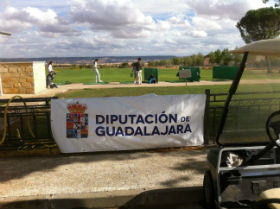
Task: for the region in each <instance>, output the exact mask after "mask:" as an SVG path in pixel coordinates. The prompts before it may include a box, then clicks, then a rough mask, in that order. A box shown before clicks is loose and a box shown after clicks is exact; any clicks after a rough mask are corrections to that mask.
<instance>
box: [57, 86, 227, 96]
mask: <svg viewBox="0 0 280 209" xmlns="http://www.w3.org/2000/svg"><path fill="white" fill-rule="evenodd" d="M205 89H210V90H211V93H225V92H227V91H228V89H229V85H211V86H180V87H132V88H112V89H82V90H71V91H68V92H66V93H62V94H58V95H57V96H58V97H60V98H61V97H64V98H76V97H77V98H87V97H115V96H116V97H118V96H141V95H144V94H157V95H179V94H204V93H205Z"/></svg>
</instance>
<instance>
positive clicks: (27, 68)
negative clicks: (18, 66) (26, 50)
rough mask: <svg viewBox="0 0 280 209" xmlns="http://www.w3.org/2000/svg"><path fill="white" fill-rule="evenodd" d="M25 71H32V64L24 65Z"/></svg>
mask: <svg viewBox="0 0 280 209" xmlns="http://www.w3.org/2000/svg"><path fill="white" fill-rule="evenodd" d="M25 72H32V73H33V67H32V66H28V67H26V68H25Z"/></svg>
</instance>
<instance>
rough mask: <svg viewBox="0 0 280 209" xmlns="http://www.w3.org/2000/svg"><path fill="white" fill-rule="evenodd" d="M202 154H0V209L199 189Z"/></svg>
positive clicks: (112, 201) (93, 203)
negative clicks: (163, 190) (33, 155)
mask: <svg viewBox="0 0 280 209" xmlns="http://www.w3.org/2000/svg"><path fill="white" fill-rule="evenodd" d="M206 152H207V151H206V150H205V149H200V150H188V149H176V150H171V151H168V150H165V151H142V152H128V153H123V152H115V153H95V154H94V153H91V154H81V155H76V154H75V155H62V154H61V155H57V156H43V157H42V156H41V157H23V158H22V157H21V158H0V167H1V175H0V208H13V207H16V206H17V207H19V205H20V207H22V208H24V204H28V203H29V201H35V200H36V201H37V203H36V202H35V203H36V204H37V206H36V204H35V203H34V204H35V206H36V207H37V209H39V208H38V205H44V204H50V203H51V204H52V205H53V206H51V207H47V206H46V207H47V208H59V207H60V209H61V208H64V209H65V208H68V207H70V206H69V201H70V200H73V199H75V200H79V201H77V202H76V203H75V204H77V205H76V206H77V207H91V208H97V207H100V208H105V207H117V206H120V205H123V204H125V203H126V202H127V201H129V200H131V199H133V198H134V197H136V196H137V195H139V194H140V193H142V192H145V191H148V190H158V189H173V190H174V189H176V188H178V189H179V188H190V187H197V186H198V187H200V186H201V185H202V182H203V172H204V170H205V168H206ZM120 196H121V197H122V198H121V199H118V197H120ZM124 197H125V198H124ZM102 198H103V199H102ZM184 198H186V197H184ZM193 198H194V199H195V198H198V197H193ZM58 200H68V201H64V202H63V201H62V202H61V201H60V202H57V201H58ZM102 200H103V201H102ZM70 202H71V201H70ZM55 204H56V205H55ZM57 204H58V205H60V206H59V207H58V205H57ZM54 205H55V206H54ZM12 206H13V207H12ZM72 206H73V205H72V203H71V207H72ZM36 207H35V208H36ZM27 208H33V207H31V205H30V204H29V205H28V207H27Z"/></svg>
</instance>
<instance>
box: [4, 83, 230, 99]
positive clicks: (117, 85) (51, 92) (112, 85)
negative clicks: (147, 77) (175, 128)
mask: <svg viewBox="0 0 280 209" xmlns="http://www.w3.org/2000/svg"><path fill="white" fill-rule="evenodd" d="M230 83H231V81H221V82H213V81H200V82H191V83H169V82H159V83H157V84H145V83H144V84H142V85H136V84H120V83H119V82H111V83H109V84H97V85H84V84H82V83H77V84H69V85H62V86H59V87H58V88H55V89H47V90H45V91H43V92H41V93H38V94H4V95H3V96H0V99H8V98H11V97H13V96H15V95H20V96H22V97H24V98H32V97H53V96H55V95H56V94H58V93H64V92H67V91H69V90H77V89H85V88H87V89H109V88H135V87H165V86H170V87H172V86H186V85H187V86H202V85H204V86H205V85H225V84H230Z"/></svg>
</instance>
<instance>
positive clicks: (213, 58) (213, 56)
mask: <svg viewBox="0 0 280 209" xmlns="http://www.w3.org/2000/svg"><path fill="white" fill-rule="evenodd" d="M208 56H209V59H210V60H209V61H210V63H212V64H214V63H216V56H215V53H214V52H210V53H209V54H208Z"/></svg>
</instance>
